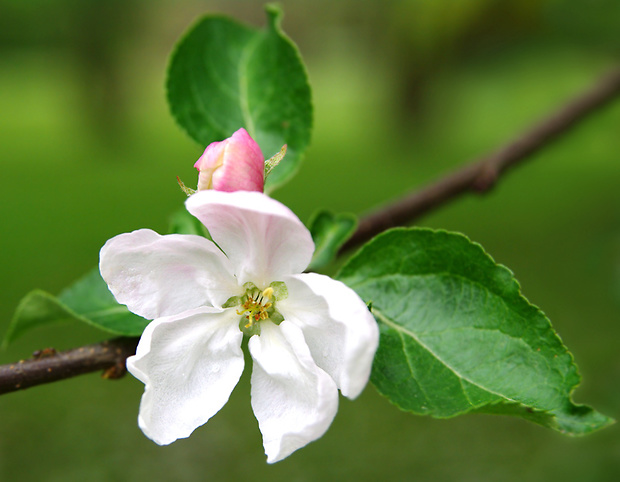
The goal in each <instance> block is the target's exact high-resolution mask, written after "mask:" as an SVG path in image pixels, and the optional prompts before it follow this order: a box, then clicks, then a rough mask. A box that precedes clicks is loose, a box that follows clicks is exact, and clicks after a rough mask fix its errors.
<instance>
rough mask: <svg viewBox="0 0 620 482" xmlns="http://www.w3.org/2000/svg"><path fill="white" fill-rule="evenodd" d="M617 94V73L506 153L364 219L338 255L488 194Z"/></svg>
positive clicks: (619, 90)
mask: <svg viewBox="0 0 620 482" xmlns="http://www.w3.org/2000/svg"><path fill="white" fill-rule="evenodd" d="M618 94H620V69H618V70H615V71H613V72H611V73H609V74H608V75H606V76H604V77H603V78H601V79H600V80H599V81H598V82H597V83H596V84H594V86H593V87H592V88H590V89H589V90H588V91H586V92H585V93H584V94H582V95H580V96H579V97H577V98H576V99H574V100H573V101H572V102H570V103H568V104H567V105H566V106H564V107H563V108H562V109H560V110H559V111H558V112H556V113H554V114H553V115H552V116H550V117H549V118H547V119H545V120H544V121H543V122H541V123H539V124H538V125H536V126H535V127H534V128H532V129H530V130H529V131H527V132H526V133H525V134H523V135H522V136H520V137H519V138H517V139H516V140H515V141H513V142H511V143H509V144H507V145H506V146H505V147H502V148H500V149H498V150H497V151H495V152H493V153H491V154H490V155H488V156H486V157H484V158H483V159H481V160H477V161H475V162H473V163H471V164H467V165H466V166H465V167H463V168H461V169H459V170H457V171H454V172H453V173H451V174H449V175H447V176H445V177H442V178H441V179H439V180H438V181H436V182H435V183H433V184H430V185H428V186H426V187H424V188H422V189H420V190H418V191H415V192H414V193H412V194H409V195H407V196H405V197H404V198H402V199H400V200H398V201H396V202H394V203H392V204H389V205H388V206H386V207H384V208H382V209H379V210H377V211H375V212H373V213H370V214H369V215H367V216H365V217H363V218H362V219H361V220H360V222H359V225H358V228H357V230H356V231H355V233H353V236H351V238H350V239H349V240H348V241H347V242H346V243H345V244H344V246H343V247H342V248H341V250H340V252H341V253H342V252H344V251H347V250H349V249H351V248H354V247H357V246H359V245H361V244H362V243H365V242H366V241H368V240H369V239H371V238H372V237H373V236H375V235H377V234H379V233H382V232H383V231H385V230H386V229H389V228H393V227H396V226H403V225H406V224H409V223H411V222H412V221H414V220H416V219H418V218H420V217H421V216H423V215H424V214H427V213H428V212H430V211H432V210H434V209H437V208H438V207H440V206H441V205H443V204H445V203H447V202H448V201H450V200H452V199H454V198H456V197H458V196H460V195H461V194H465V193H466V192H476V193H484V192H487V191H488V190H489V189H491V188H492V187H493V186H494V185H495V183H496V182H497V181H498V179H499V177H500V176H501V175H502V174H503V173H505V172H506V171H507V170H508V169H509V168H510V167H513V166H515V165H517V164H518V163H520V162H523V161H525V160H526V159H527V158H528V157H529V156H530V155H531V154H533V153H535V152H537V151H539V150H540V149H542V148H544V147H546V146H548V145H549V144H551V141H553V140H555V139H556V138H558V137H559V136H560V135H563V134H566V133H567V132H568V131H569V130H570V129H571V127H573V126H574V125H576V124H577V123H578V122H581V121H582V120H584V119H585V118H586V117H587V116H588V115H589V114H591V113H592V112H594V111H595V110H596V109H597V108H599V107H601V106H602V105H605V104H607V103H608V102H610V101H611V100H612V99H613V98H614V97H615V96H617V95H618Z"/></svg>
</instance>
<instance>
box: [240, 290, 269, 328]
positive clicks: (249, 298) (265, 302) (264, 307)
mask: <svg viewBox="0 0 620 482" xmlns="http://www.w3.org/2000/svg"><path fill="white" fill-rule="evenodd" d="M272 296H273V288H272V287H271V286H269V287H267V288H265V289H264V290H263V292H262V293H261V292H260V291H259V290H253V291H252V292H251V293H246V296H245V302H244V303H243V305H241V306H242V308H243V310H237V314H238V315H243V316H242V320H243V318H246V319H247V320H248V321H247V323H246V324H245V325H244V328H250V327H251V326H252V325H253V324H254V323H257V322H259V321H261V320H266V319H267V318H269V314H270V313H269V309H270V308H273V303H272V302H271V301H270V300H271V298H272ZM271 311H272V313H273V309H272V310H271Z"/></svg>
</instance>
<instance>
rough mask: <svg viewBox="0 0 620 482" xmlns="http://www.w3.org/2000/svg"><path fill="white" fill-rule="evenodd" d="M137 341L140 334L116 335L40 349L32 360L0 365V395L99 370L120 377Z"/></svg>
mask: <svg viewBox="0 0 620 482" xmlns="http://www.w3.org/2000/svg"><path fill="white" fill-rule="evenodd" d="M137 344H138V338H115V339H113V340H107V341H104V342H101V343H95V344H93V345H87V346H83V347H80V348H74V349H73V350H67V351H62V352H57V351H56V350H54V349H53V348H46V349H44V350H40V351H37V352H35V353H34V354H33V357H32V358H31V359H29V360H20V361H19V362H17V363H11V364H9V365H2V366H0V395H1V394H4V393H10V392H15V391H17V390H23V389H25V388H29V387H32V386H35V385H41V384H43V383H49V382H55V381H58V380H64V379H65V378H71V377H75V376H77V375H83V374H84V373H90V372H95V371H98V370H105V371H104V372H103V374H102V377H103V378H120V377H122V376H123V375H124V374H125V373H126V371H127V369H126V368H125V360H126V359H127V357H128V356H131V355H133V354H134V353H135V352H136V346H137Z"/></svg>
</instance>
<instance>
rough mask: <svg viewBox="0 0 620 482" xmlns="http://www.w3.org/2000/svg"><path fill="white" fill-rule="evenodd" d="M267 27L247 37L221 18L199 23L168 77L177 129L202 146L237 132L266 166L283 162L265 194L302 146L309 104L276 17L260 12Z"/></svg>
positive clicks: (302, 74)
mask: <svg viewBox="0 0 620 482" xmlns="http://www.w3.org/2000/svg"><path fill="white" fill-rule="evenodd" d="M267 16H268V25H267V28H265V29H261V30H258V29H254V28H251V27H248V26H246V25H242V24H240V23H238V22H236V21H234V20H232V19H230V18H228V17H223V16H215V15H209V16H205V17H203V18H202V19H201V20H199V21H198V23H197V24H196V25H194V26H193V27H192V28H191V29H190V30H189V32H188V33H187V34H186V35H185V36H184V37H183V38H182V39H181V41H180V43H179V44H178V45H177V47H176V50H175V52H174V53H173V55H172V57H171V61H170V67H169V70H168V81H167V88H168V103H169V105H170V110H171V112H172V114H173V115H174V117H175V118H176V120H177V122H178V123H179V124H180V125H181V127H183V128H184V129H185V130H186V131H187V132H188V134H189V135H190V136H191V137H192V138H193V139H195V140H196V141H197V142H198V143H200V144H201V145H202V146H206V145H208V144H210V143H211V142H214V141H221V140H222V139H225V138H227V137H230V136H231V135H232V134H233V132H235V131H236V130H237V129H239V128H240V127H245V129H246V130H247V131H248V133H249V134H250V135H251V136H252V138H254V140H256V142H258V144H259V146H260V147H261V150H262V151H263V155H264V156H265V157H266V158H269V157H271V156H273V155H274V154H276V153H277V152H278V151H279V150H280V148H281V147H282V146H283V145H284V144H287V145H288V151H287V155H286V157H285V158H284V159H283V160H282V162H281V163H280V165H279V166H278V168H277V169H275V170H274V171H273V173H272V174H271V175H270V176H269V179H268V180H267V186H266V187H267V189H268V190H269V189H273V188H275V187H276V186H278V185H280V184H282V183H283V182H285V181H286V180H287V179H288V178H290V177H291V176H292V175H293V174H294V172H295V171H296V170H297V168H298V165H299V163H300V161H301V155H302V154H303V152H304V151H305V149H306V148H307V146H308V144H309V142H310V132H311V128H312V101H311V94H310V86H309V84H308V77H307V74H306V71H305V68H304V65H303V63H302V61H301V58H300V56H299V51H298V50H297V47H296V46H295V44H294V43H293V42H292V41H291V40H290V39H289V38H288V37H287V36H286V35H285V34H284V33H283V32H282V30H281V28H280V19H281V16H282V13H281V11H280V10H279V9H278V8H277V7H275V6H267Z"/></svg>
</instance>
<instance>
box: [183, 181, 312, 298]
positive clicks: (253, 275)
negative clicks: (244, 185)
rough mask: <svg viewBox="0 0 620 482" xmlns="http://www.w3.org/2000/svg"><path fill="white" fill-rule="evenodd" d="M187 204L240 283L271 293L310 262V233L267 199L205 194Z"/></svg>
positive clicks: (238, 194)
mask: <svg viewBox="0 0 620 482" xmlns="http://www.w3.org/2000/svg"><path fill="white" fill-rule="evenodd" d="M185 204H186V207H187V210H188V211H189V212H190V213H192V214H193V215H194V216H196V217H197V218H198V219H200V221H201V222H202V223H203V224H204V225H205V226H206V227H207V229H208V230H209V233H210V234H211V236H212V237H213V240H214V241H215V242H216V243H217V244H218V246H219V247H220V248H222V250H223V251H224V252H225V253H226V256H228V258H229V259H230V261H231V262H232V264H233V266H234V267H235V274H236V275H237V277H238V279H239V283H240V284H243V283H246V282H248V281H251V282H253V283H254V284H256V285H257V286H258V287H259V288H266V287H267V285H269V283H271V282H272V281H279V280H281V279H282V277H283V276H285V275H288V274H294V273H301V272H302V271H303V270H304V269H306V267H307V266H308V264H309V263H310V259H311V258H312V253H313V252H314V243H313V242H312V237H311V236H310V232H309V231H308V229H307V228H306V227H305V226H304V225H303V223H302V222H301V221H300V220H299V219H298V218H297V216H295V214H293V212H292V211H291V210H290V209H288V208H287V207H286V206H284V205H283V204H281V203H279V202H278V201H276V200H274V199H271V198H270V197H268V196H266V195H265V194H262V193H257V192H244V191H238V192H234V193H225V192H219V191H200V192H197V193H196V194H194V195H192V196H191V197H189V198H188V200H187V201H186V203H185Z"/></svg>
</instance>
